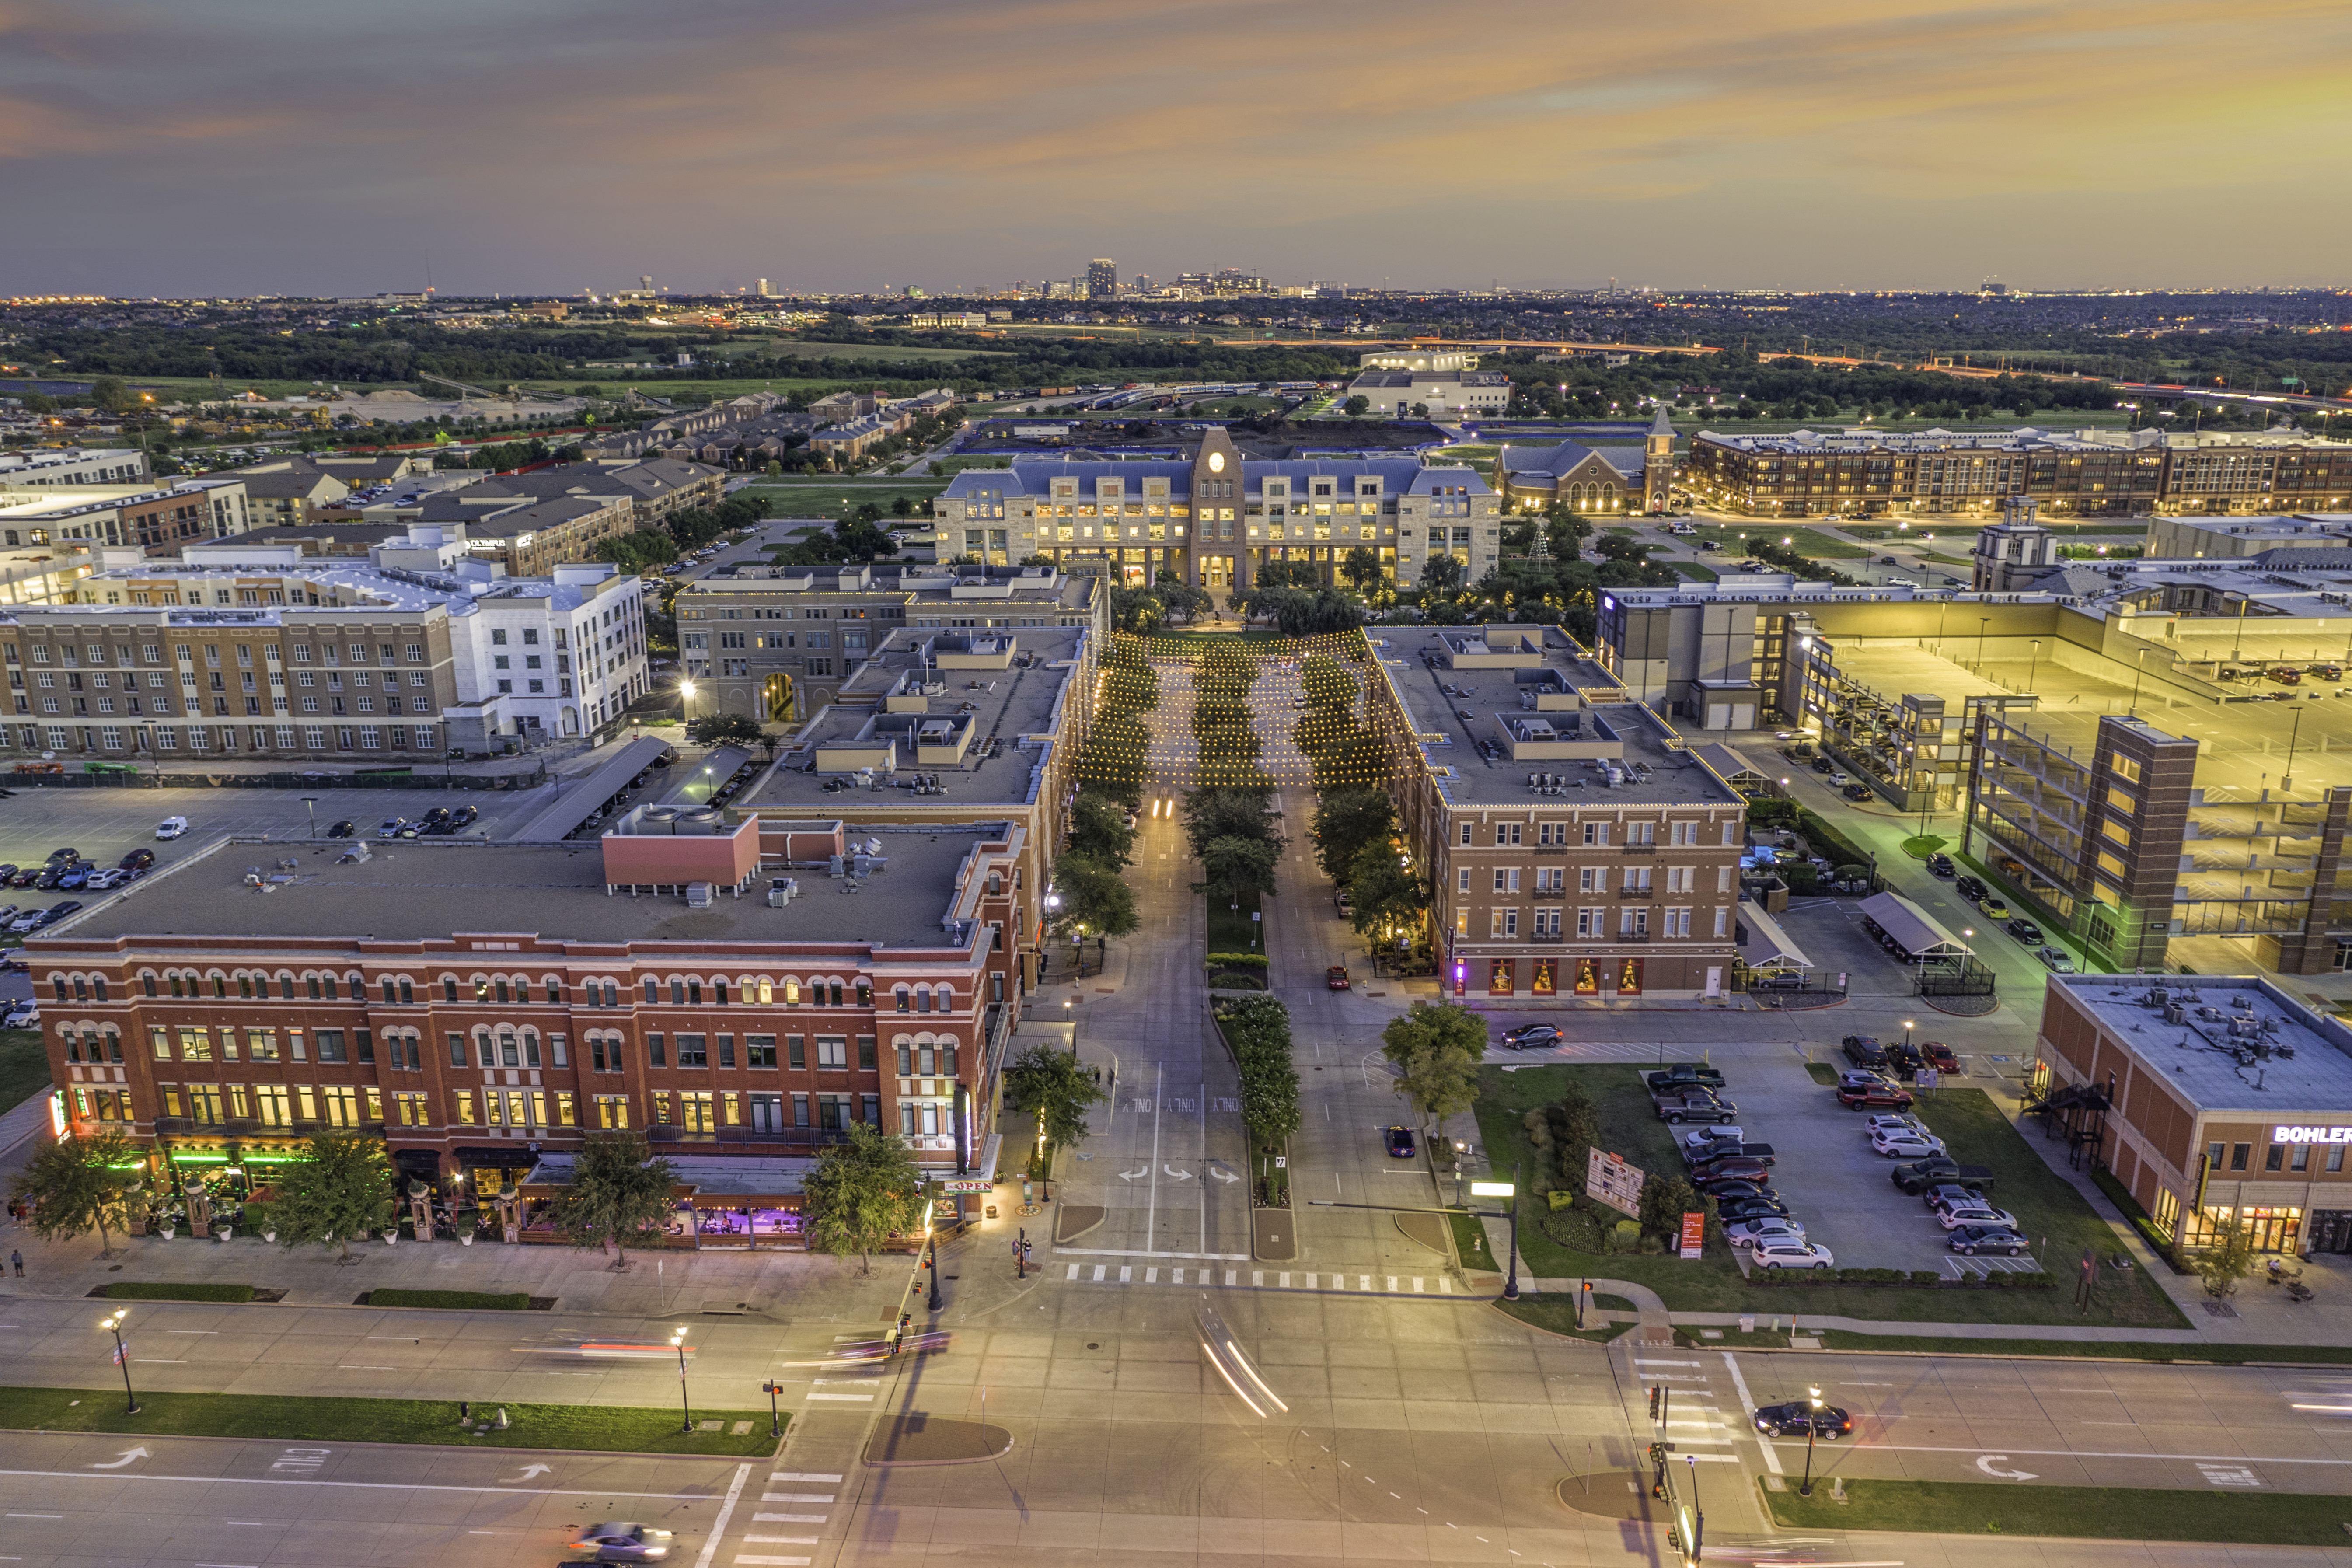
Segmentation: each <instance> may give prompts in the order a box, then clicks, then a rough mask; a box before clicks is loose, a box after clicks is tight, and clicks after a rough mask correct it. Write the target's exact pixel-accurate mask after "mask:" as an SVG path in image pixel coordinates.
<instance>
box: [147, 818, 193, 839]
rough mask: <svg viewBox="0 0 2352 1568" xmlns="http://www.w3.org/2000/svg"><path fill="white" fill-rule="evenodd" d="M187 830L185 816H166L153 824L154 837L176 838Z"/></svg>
mask: <svg viewBox="0 0 2352 1568" xmlns="http://www.w3.org/2000/svg"><path fill="white" fill-rule="evenodd" d="M187 830H188V819H187V818H186V817H184V816H167V817H165V818H164V819H163V821H161V822H159V823H157V824H156V825H155V837H158V838H177V837H180V836H181V835H182V834H184V833H185V832H187Z"/></svg>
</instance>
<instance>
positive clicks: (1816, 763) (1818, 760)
mask: <svg viewBox="0 0 2352 1568" xmlns="http://www.w3.org/2000/svg"><path fill="white" fill-rule="evenodd" d="M1813 772H1815V773H1835V772H1837V764H1836V763H1833V762H1832V761H1830V760H1829V758H1827V757H1815V758H1814V759H1813Z"/></svg>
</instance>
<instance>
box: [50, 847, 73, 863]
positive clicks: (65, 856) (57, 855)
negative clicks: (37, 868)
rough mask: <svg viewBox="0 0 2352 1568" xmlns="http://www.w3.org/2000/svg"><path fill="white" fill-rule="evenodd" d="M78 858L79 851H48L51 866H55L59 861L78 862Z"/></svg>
mask: <svg viewBox="0 0 2352 1568" xmlns="http://www.w3.org/2000/svg"><path fill="white" fill-rule="evenodd" d="M80 858H81V851H80V850H79V849H52V850H50V851H49V864H50V865H52V866H54V865H56V864H57V863H58V861H60V860H79V859H80Z"/></svg>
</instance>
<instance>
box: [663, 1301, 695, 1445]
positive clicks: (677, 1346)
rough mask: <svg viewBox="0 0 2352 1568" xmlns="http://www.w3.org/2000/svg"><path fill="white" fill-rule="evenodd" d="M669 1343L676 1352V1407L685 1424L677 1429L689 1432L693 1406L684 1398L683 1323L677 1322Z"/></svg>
mask: <svg viewBox="0 0 2352 1568" xmlns="http://www.w3.org/2000/svg"><path fill="white" fill-rule="evenodd" d="M669 1343H670V1348H671V1349H672V1350H675V1351H676V1352H677V1408H678V1411H679V1413H680V1414H681V1415H683V1416H684V1417H685V1425H683V1426H680V1427H678V1430H679V1431H680V1432H691V1431H693V1430H694V1407H693V1406H692V1405H688V1403H687V1400H686V1325H685V1324H683V1323H681V1324H679V1325H678V1328H677V1332H676V1333H674V1334H672V1335H670V1337H669Z"/></svg>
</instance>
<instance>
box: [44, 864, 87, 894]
mask: <svg viewBox="0 0 2352 1568" xmlns="http://www.w3.org/2000/svg"><path fill="white" fill-rule="evenodd" d="M80 864H81V862H80V861H79V860H58V861H53V862H51V863H50V864H48V865H47V866H44V867H42V868H41V874H40V875H39V876H37V877H36V878H34V879H33V886H34V887H36V888H38V889H40V890H41V891H43V892H45V893H47V892H54V891H55V890H56V889H59V888H62V887H64V886H65V885H66V877H67V876H68V873H70V872H71V871H72V870H73V869H74V868H76V867H77V866H79V865H80Z"/></svg>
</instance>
